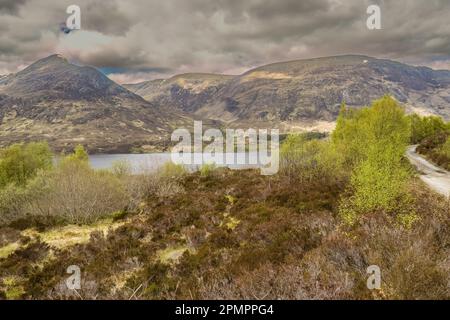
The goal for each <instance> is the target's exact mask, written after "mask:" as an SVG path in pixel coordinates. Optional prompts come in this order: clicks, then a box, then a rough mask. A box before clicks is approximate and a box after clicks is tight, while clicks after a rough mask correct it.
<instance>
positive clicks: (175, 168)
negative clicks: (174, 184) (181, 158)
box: [157, 162, 187, 180]
mask: <svg viewBox="0 0 450 320" xmlns="http://www.w3.org/2000/svg"><path fill="white" fill-rule="evenodd" d="M186 174H187V170H186V169H185V167H183V166H182V165H180V164H174V163H172V162H167V163H165V164H164V165H163V166H162V167H161V168H160V169H159V170H158V174H157V175H158V177H159V178H161V179H170V180H181V179H182V178H183V177H185V176H186Z"/></svg>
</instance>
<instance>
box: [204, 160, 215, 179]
mask: <svg viewBox="0 0 450 320" xmlns="http://www.w3.org/2000/svg"><path fill="white" fill-rule="evenodd" d="M216 169H217V167H216V165H215V163H206V164H204V165H202V166H201V167H200V176H201V177H203V178H208V177H210V176H212V175H213V174H214V172H215V170H216Z"/></svg>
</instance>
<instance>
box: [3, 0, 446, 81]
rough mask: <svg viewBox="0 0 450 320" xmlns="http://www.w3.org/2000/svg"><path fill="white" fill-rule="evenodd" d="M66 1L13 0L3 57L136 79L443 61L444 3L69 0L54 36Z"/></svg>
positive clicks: (399, 0)
mask: <svg viewBox="0 0 450 320" xmlns="http://www.w3.org/2000/svg"><path fill="white" fill-rule="evenodd" d="M3 2H4V3H10V6H11V5H12V3H13V2H12V1H2V3H3ZM71 2H72V1H70V0H62V1H57V2H56V1H52V0H39V1H38V0H28V1H26V2H25V1H22V4H21V5H22V7H21V9H20V14H21V19H18V18H16V17H14V14H13V13H12V12H14V10H15V12H16V13H17V8H16V9H9V10H10V11H8V12H10V13H9V15H4V18H5V19H6V20H7V24H5V25H3V29H2V31H3V32H2V35H0V57H1V59H3V62H6V61H17V64H23V63H25V62H29V60H30V59H33V58H34V59H37V58H40V57H42V55H43V54H51V53H54V52H56V51H58V52H59V51H62V52H61V53H63V54H65V55H67V56H68V57H69V58H72V59H74V60H76V61H78V62H80V63H86V64H90V65H94V66H97V67H101V68H127V69H129V72H136V73H139V74H141V75H142V74H143V73H145V72H142V70H143V69H146V68H147V69H148V70H152V69H153V68H157V69H158V68H161V73H178V72H189V71H201V72H231V71H232V70H242V69H245V68H250V67H253V66H257V65H260V64H264V63H270V62H274V61H282V60H290V59H301V58H310V57H315V56H326V55H336V54H345V53H360V54H367V55H371V56H378V57H386V58H393V59H400V60H403V61H414V62H415V63H419V64H421V63H422V64H427V63H429V64H430V65H432V64H433V63H434V62H433V61H434V60H433V59H434V57H437V56H439V57H444V58H442V59H441V60H444V61H447V60H449V59H450V24H449V23H448V17H449V16H450V2H449V1H447V0H429V1H427V2H425V1H422V0H384V1H383V0H370V1H369V0H364V1H361V0H277V1H272V0H245V1H243V0H217V1H210V0H165V1H159V0H150V1H149V0H134V1H127V0H111V1H100V0H79V1H77V2H78V4H79V5H80V7H81V10H82V31H81V32H80V33H79V34H78V35H76V36H74V37H70V36H71V35H69V36H68V37H64V35H60V34H58V29H57V28H58V24H59V23H60V22H62V21H63V20H64V19H65V17H66V16H67V15H66V14H65V8H66V7H67V5H68V4H71ZM374 3H377V4H379V5H380V6H381V8H382V26H383V29H382V30H375V31H370V30H368V29H367V28H366V26H365V23H366V19H367V14H366V9H367V6H368V5H369V4H374ZM5 8H6V7H5ZM11 8H14V7H11ZM40 8H44V9H40ZM5 26H7V27H5ZM1 28H2V25H0V29H1ZM83 32H84V33H83ZM77 37H78V38H77ZM82 37H85V38H82ZM6 39H8V40H6ZM74 39H78V41H79V42H80V41H81V42H82V41H83V40H82V39H86V45H84V46H83V45H80V44H78V43H75V42H74ZM80 39H81V40H80ZM96 39H98V40H96ZM434 65H436V63H434ZM14 67H15V66H12V68H14ZM129 72H124V74H128V73H129Z"/></svg>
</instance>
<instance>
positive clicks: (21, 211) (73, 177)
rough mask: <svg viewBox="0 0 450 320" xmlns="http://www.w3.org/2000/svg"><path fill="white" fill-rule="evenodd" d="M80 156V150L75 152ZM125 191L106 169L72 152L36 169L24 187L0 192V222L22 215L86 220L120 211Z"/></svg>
mask: <svg viewBox="0 0 450 320" xmlns="http://www.w3.org/2000/svg"><path fill="white" fill-rule="evenodd" d="M80 154H81V155H82V152H81V149H79V150H78V155H80ZM126 203H127V194H126V191H125V188H124V186H123V184H122V183H121V181H120V180H119V179H118V178H117V177H116V176H114V175H113V174H112V173H110V172H106V171H95V170H94V169H92V168H91V167H90V166H89V163H88V162H87V159H86V158H85V157H84V156H82V157H79V156H77V155H76V154H74V155H69V156H67V157H64V158H63V159H61V160H60V161H59V163H58V164H57V166H56V167H55V168H54V169H53V170H47V171H44V170H40V171H39V172H38V173H37V174H36V176H35V177H34V178H33V179H30V180H29V181H28V183H27V184H26V185H25V186H16V185H12V184H10V185H8V186H7V187H6V188H4V189H3V190H2V191H1V192H0V214H1V217H0V218H1V219H2V220H1V222H2V223H10V222H13V221H16V220H19V219H24V218H26V217H31V218H33V219H36V220H42V221H61V222H66V223H90V222H94V221H96V220H98V219H100V218H102V217H105V216H107V215H109V214H111V213H113V212H116V211H119V210H122V209H123V208H124V207H125V206H126Z"/></svg>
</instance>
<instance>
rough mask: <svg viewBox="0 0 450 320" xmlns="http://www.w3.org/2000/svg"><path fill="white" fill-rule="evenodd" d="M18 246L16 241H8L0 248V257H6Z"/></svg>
mask: <svg viewBox="0 0 450 320" xmlns="http://www.w3.org/2000/svg"><path fill="white" fill-rule="evenodd" d="M19 247H20V244H19V243H17V242H13V243H9V244H7V245H6V246H4V247H2V248H0V259H4V258H7V257H8V256H9V255H10V254H11V253H13V252H14V251H16V250H17V249H18V248H19Z"/></svg>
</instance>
